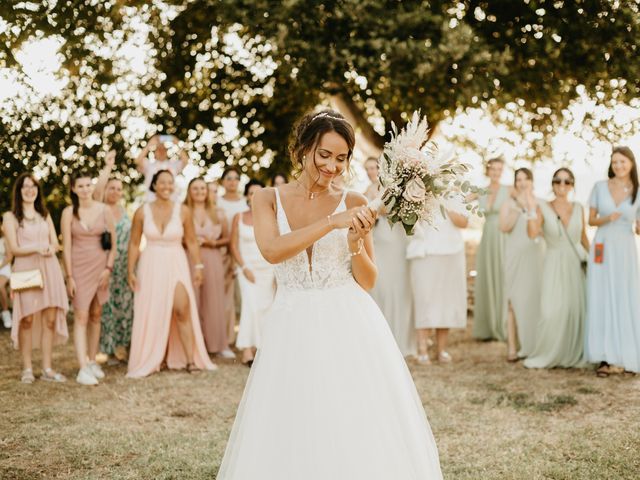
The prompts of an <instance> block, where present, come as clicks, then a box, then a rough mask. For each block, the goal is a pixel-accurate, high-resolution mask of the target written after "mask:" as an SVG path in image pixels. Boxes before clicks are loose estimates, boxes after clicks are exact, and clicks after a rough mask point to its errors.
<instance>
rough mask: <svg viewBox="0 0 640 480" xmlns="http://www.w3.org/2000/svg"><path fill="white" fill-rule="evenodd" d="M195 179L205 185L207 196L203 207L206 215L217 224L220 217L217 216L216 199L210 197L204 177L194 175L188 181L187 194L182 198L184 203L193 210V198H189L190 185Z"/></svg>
mask: <svg viewBox="0 0 640 480" xmlns="http://www.w3.org/2000/svg"><path fill="white" fill-rule="evenodd" d="M197 181H201V182H202V183H204V185H205V187H206V190H207V196H206V198H205V199H204V209H205V211H206V212H207V215H209V218H210V219H211V221H212V222H213V224H214V225H217V224H219V223H220V217H219V216H218V207H217V205H216V199H215V198H212V196H211V192H210V191H209V185H208V184H207V182H206V181H205V179H204V178H202V177H196V178H193V179H191V181H190V182H189V186H188V187H187V196H186V198H185V199H184V204H185V205H186V206H187V207H189V208H190V209H191V211H193V200H192V199H191V185H192V184H193V183H195V182H197Z"/></svg>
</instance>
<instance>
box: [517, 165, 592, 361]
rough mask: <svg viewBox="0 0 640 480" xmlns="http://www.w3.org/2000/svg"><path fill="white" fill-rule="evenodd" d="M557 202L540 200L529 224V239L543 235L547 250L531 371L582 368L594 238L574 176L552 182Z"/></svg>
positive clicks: (559, 175) (564, 172)
mask: <svg viewBox="0 0 640 480" xmlns="http://www.w3.org/2000/svg"><path fill="white" fill-rule="evenodd" d="M551 184H552V186H553V194H554V199H553V200H552V201H550V202H540V209H539V210H538V212H537V218H536V219H535V220H532V221H530V222H529V225H530V227H529V231H528V233H529V236H530V237H532V238H535V237H537V236H538V235H540V234H542V235H543V236H544V239H545V241H546V243H547V251H546V255H545V259H544V266H543V269H542V290H541V301H540V314H541V316H540V323H539V324H538V332H537V336H536V344H535V348H534V349H533V353H532V354H531V355H530V356H529V358H527V359H526V360H525V361H524V366H525V367H527V368H553V367H564V368H569V367H578V366H580V365H581V364H583V352H584V340H583V339H584V319H585V315H586V296H585V295H586V292H585V278H584V272H583V271H582V268H581V264H582V262H583V261H585V260H586V259H587V251H588V249H589V240H588V239H587V234H586V230H585V222H584V212H583V210H582V205H580V204H579V203H578V202H572V201H570V200H569V194H570V193H571V192H572V191H573V188H574V185H575V177H574V175H573V172H572V171H571V170H569V169H568V168H560V169H558V170H557V171H556V172H555V173H554V174H553V180H552V181H551Z"/></svg>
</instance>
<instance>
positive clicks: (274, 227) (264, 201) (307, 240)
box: [251, 188, 359, 264]
mask: <svg viewBox="0 0 640 480" xmlns="http://www.w3.org/2000/svg"><path fill="white" fill-rule="evenodd" d="M274 192H275V191H274V189H273V188H264V189H262V190H260V191H258V192H256V194H255V196H254V197H253V200H252V202H251V203H252V204H253V227H254V231H255V235H256V242H257V244H258V248H259V249H260V252H261V253H262V256H263V257H264V258H265V260H267V262H269V263H273V264H275V263H280V262H283V261H284V260H287V259H289V258H291V257H294V256H296V255H297V254H298V253H300V252H302V251H303V250H305V249H307V248H308V247H310V246H311V245H313V244H314V243H315V242H316V241H318V240H319V239H320V238H322V237H324V236H325V235H326V234H327V233H329V232H330V231H332V230H334V229H335V228H349V226H350V225H351V220H352V218H353V217H354V216H355V213H356V210H359V209H358V208H351V209H348V210H347V211H346V212H342V213H337V214H333V215H329V216H328V217H325V218H321V219H320V220H317V221H315V222H313V223H312V224H310V225H307V226H306V227H304V228H300V229H298V230H295V231H294V232H289V233H287V234H285V235H280V232H279V230H278V223H277V221H276V213H275V212H276V206H275V205H276V203H275V202H276V200H275V193H274Z"/></svg>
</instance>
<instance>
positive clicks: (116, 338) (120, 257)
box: [100, 209, 133, 355]
mask: <svg viewBox="0 0 640 480" xmlns="http://www.w3.org/2000/svg"><path fill="white" fill-rule="evenodd" d="M130 233H131V220H130V219H129V216H128V215H127V214H126V212H124V209H123V212H122V217H121V218H120V220H119V221H118V223H117V225H116V249H117V252H116V260H115V263H114V265H113V273H112V274H111V281H110V282H109V290H110V292H109V293H110V295H109V301H108V302H107V303H106V304H105V305H104V306H103V308H102V330H101V332H100V351H101V352H103V353H106V354H108V355H113V354H114V353H115V351H116V349H117V348H118V347H128V346H129V344H130V343H131V325H132V323H133V292H132V291H131V289H130V288H129V285H128V283H127V249H128V247H129V235H130Z"/></svg>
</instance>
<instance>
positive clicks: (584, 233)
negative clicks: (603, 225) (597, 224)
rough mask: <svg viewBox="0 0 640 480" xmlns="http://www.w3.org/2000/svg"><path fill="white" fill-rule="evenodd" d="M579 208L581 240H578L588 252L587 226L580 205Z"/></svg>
mask: <svg viewBox="0 0 640 480" xmlns="http://www.w3.org/2000/svg"><path fill="white" fill-rule="evenodd" d="M576 205H577V204H576ZM579 208H580V216H581V217H582V234H581V238H580V243H582V246H583V247H584V249H585V250H586V251H587V252H588V251H589V237H587V224H586V222H585V221H584V210H583V208H582V205H580V206H579Z"/></svg>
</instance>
